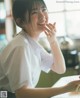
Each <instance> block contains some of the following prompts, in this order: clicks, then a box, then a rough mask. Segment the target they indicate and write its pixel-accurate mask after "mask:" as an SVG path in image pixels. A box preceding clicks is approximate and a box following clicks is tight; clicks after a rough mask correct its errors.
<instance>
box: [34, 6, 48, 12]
mask: <svg viewBox="0 0 80 98" xmlns="http://www.w3.org/2000/svg"><path fill="white" fill-rule="evenodd" d="M40 8H46V7H45V6H41V7H40ZM38 9H39V8H37V7H36V8H32V11H35V10H38Z"/></svg>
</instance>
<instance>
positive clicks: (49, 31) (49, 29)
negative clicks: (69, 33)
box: [44, 23, 56, 43]
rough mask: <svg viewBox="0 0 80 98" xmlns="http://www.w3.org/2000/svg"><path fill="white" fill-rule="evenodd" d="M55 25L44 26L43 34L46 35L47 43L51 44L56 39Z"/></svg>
mask: <svg viewBox="0 0 80 98" xmlns="http://www.w3.org/2000/svg"><path fill="white" fill-rule="evenodd" d="M55 25H56V23H54V24H51V23H49V24H46V25H45V31H44V32H45V34H46V35H47V38H48V41H49V43H53V42H54V40H55V38H56V27H55Z"/></svg>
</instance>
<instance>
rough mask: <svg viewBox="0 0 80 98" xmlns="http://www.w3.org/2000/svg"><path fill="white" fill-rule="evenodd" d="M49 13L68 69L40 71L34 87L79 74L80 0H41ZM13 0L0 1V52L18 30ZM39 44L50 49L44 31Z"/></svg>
mask: <svg viewBox="0 0 80 98" xmlns="http://www.w3.org/2000/svg"><path fill="white" fill-rule="evenodd" d="M44 1H45V3H46V5H47V7H48V13H49V22H51V23H54V22H56V28H57V33H56V34H57V39H58V41H59V44H60V47H61V50H62V53H63V55H64V58H65V61H66V67H67V71H66V73H64V74H63V75H58V74H56V73H54V72H52V71H50V72H49V74H45V73H44V72H42V73H41V77H40V82H39V83H38V85H37V86H44V87H45V86H52V85H53V84H54V83H55V82H56V81H57V80H58V79H59V78H61V77H63V76H69V75H77V74H80V0H44ZM12 4H13V0H0V52H2V51H3V49H4V48H5V47H6V45H7V44H8V43H9V42H10V41H11V40H12V39H13V38H14V37H15V35H16V34H17V33H18V32H19V31H20V30H21V28H19V27H18V26H16V24H15V22H14V20H13V17H12V11H11V10H12ZM39 42H40V44H41V45H42V46H43V47H44V48H45V49H46V51H48V52H49V53H50V52H51V50H50V46H49V43H48V42H47V40H46V36H45V35H44V33H42V34H41V35H40V40H39Z"/></svg>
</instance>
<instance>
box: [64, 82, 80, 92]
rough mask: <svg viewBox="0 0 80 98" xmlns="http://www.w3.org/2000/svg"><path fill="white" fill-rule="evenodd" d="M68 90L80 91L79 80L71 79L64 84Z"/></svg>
mask: <svg viewBox="0 0 80 98" xmlns="http://www.w3.org/2000/svg"><path fill="white" fill-rule="evenodd" d="M65 89H66V90H67V91H68V92H74V91H76V92H80V80H77V81H72V82H70V83H68V84H67V85H66V86H65Z"/></svg>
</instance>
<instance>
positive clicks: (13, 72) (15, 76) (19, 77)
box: [6, 46, 33, 92]
mask: <svg viewBox="0 0 80 98" xmlns="http://www.w3.org/2000/svg"><path fill="white" fill-rule="evenodd" d="M29 53H30V52H29V49H26V48H25V47H22V46H19V47H17V48H16V49H14V50H13V51H12V53H11V54H10V56H9V62H6V64H8V65H9V67H8V68H7V73H6V75H7V77H8V79H9V83H10V87H11V90H12V92H15V90H16V89H19V88H20V87H22V86H24V85H27V86H31V87H32V86H33V85H32V80H31V68H30V62H29V61H30V54H29Z"/></svg>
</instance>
